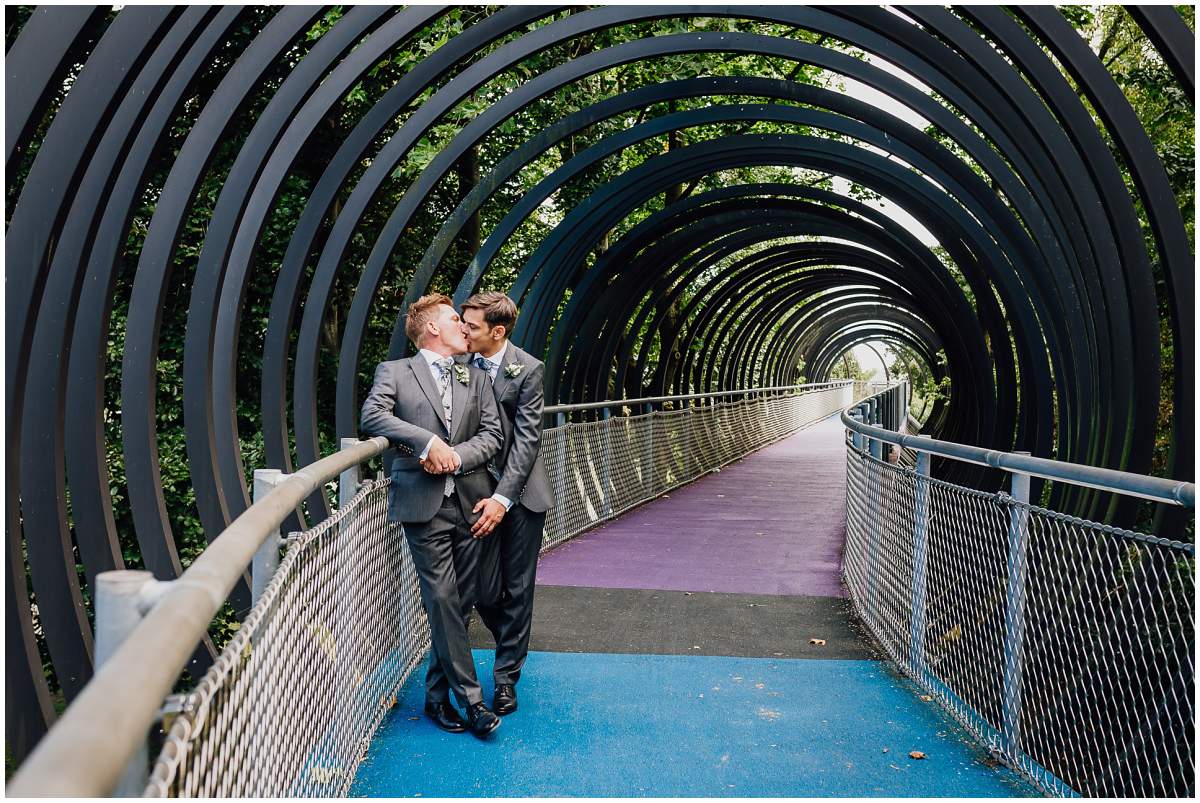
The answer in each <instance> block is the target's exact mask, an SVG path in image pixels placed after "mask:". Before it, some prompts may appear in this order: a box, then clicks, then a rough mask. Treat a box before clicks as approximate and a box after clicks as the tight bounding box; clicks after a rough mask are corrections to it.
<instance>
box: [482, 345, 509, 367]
mask: <svg viewBox="0 0 1200 803" xmlns="http://www.w3.org/2000/svg"><path fill="white" fill-rule="evenodd" d="M506 353H508V341H507V340H505V341H504V346H502V347H501V349H500V350H499V351H497V352H496V353H495V354H493V355H492V356H490V357H483V355H482V354H479V353H478V352H476V354H475V356H476V357H483V358H484V359H485V360H487V361H488V362H490V363H491V364H492V365H494V366H496V367H497V368H498V367H500V364H501V363H503V362H504V355H505V354H506Z"/></svg>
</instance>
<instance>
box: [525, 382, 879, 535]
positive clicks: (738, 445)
mask: <svg viewBox="0 0 1200 803" xmlns="http://www.w3.org/2000/svg"><path fill="white" fill-rule="evenodd" d="M865 393H866V385H864V384H863V383H856V384H846V385H840V386H836V387H824V388H820V389H816V390H807V391H804V390H802V391H797V392H782V393H771V394H764V395H762V396H759V397H757V398H744V399H741V400H738V401H732V402H720V403H712V404H704V405H702V406H695V407H683V408H680V409H676V410H661V411H659V410H656V411H654V412H650V413H646V414H643V415H631V416H625V415H618V416H614V417H612V418H606V419H602V420H599V421H586V422H581V423H567V424H564V425H562V426H559V427H555V428H553V429H548V430H546V432H545V433H544V434H543V436H542V454H543V456H544V459H545V461H546V469H547V471H548V473H549V474H550V481H551V482H552V483H553V485H554V493H555V504H554V508H553V509H552V510H550V512H549V513H548V514H547V516H546V533H545V537H544V538H543V540H542V549H543V551H544V550H547V549H550V548H552V547H554V546H557V545H558V544H561V543H562V542H564V541H566V540H568V539H570V538H573V537H575V536H576V535H579V534H580V533H582V532H583V531H585V530H588V529H590V528H591V527H594V526H596V525H597V524H600V523H602V522H604V521H607V520H609V519H611V518H613V517H614V516H618V515H620V514H621V513H623V512H625V511H627V510H629V509H630V508H632V507H634V506H636V505H639V504H641V503H643V502H646V501H648V500H650V499H654V498H655V497H657V496H660V495H662V494H664V493H666V492H667V491H669V490H671V489H672V488H675V487H678V486H680V485H683V484H685V483H688V482H691V481H692V480H695V479H697V478H698V477H700V476H702V475H704V474H706V473H708V472H710V471H712V470H714V469H717V468H720V467H721V466H724V465H726V464H728V463H730V462H732V461H733V460H737V459H738V458H741V457H744V456H745V455H747V454H749V453H750V452H752V451H754V450H756V449H759V448H761V447H763V446H765V445H767V444H769V443H772V442H774V441H776V440H779V439H780V438H783V437H786V436H787V435H789V434H791V433H792V432H795V431H796V430H797V429H799V428H801V427H803V426H806V425H808V424H812V423H814V422H816V421H819V420H821V419H823V418H827V417H828V416H830V415H833V414H834V413H837V412H839V411H840V410H841V409H843V408H844V407H846V406H847V405H849V404H852V403H853V402H855V401H857V400H858V399H859V398H861V396H862V395H863V394H865Z"/></svg>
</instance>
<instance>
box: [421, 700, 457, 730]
mask: <svg viewBox="0 0 1200 803" xmlns="http://www.w3.org/2000/svg"><path fill="white" fill-rule="evenodd" d="M425 713H426V715H428V717H429V718H430V719H432V720H433V721H434V722H435V723H436V724H437V726H438V727H439V728H441V729H442V730H444V731H449V732H450V733H462V732H463V731H465V730H466V729H467V723H466V722H464V721H463V718H462V715H461V714H459V713H458V709H457V708H455V707H454V706H452V705H450V703H448V702H446V701H443V702H440V703H425Z"/></svg>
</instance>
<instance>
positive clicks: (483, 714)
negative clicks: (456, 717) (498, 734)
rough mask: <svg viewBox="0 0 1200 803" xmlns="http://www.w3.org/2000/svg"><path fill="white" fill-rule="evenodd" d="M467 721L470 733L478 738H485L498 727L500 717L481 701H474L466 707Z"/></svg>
mask: <svg viewBox="0 0 1200 803" xmlns="http://www.w3.org/2000/svg"><path fill="white" fill-rule="evenodd" d="M467 722H468V723H469V724H470V727H471V733H473V734H475V735H476V736H478V737H479V738H480V739H486V738H487V737H488V736H491V734H492V731H494V730H496V728H498V727H500V717H498V716H496V715H495V714H493V713H492V712H491V711H489V710H488V707H487V706H486V705H485V704H483V703H475V704H474V705H473V706H471V707H470V708H468V709H467Z"/></svg>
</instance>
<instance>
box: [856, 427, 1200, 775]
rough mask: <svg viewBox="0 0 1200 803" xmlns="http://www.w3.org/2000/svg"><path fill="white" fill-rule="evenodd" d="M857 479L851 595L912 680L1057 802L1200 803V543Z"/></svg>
mask: <svg viewBox="0 0 1200 803" xmlns="http://www.w3.org/2000/svg"><path fill="white" fill-rule="evenodd" d="M846 470H847V514H846V547H845V557H844V574H845V580H846V584H847V586H848V588H849V591H850V596H851V599H852V601H853V604H854V606H855V609H856V610H857V611H858V613H859V615H860V616H861V618H862V620H863V621H864V622H865V623H866V625H867V627H868V628H869V629H870V630H871V632H872V633H873V634H874V636H875V637H876V639H877V640H878V642H879V644H880V645H881V646H882V648H883V649H884V651H885V652H886V653H887V654H888V655H889V656H890V657H891V658H892V659H893V660H894V661H895V662H896V663H897V664H898V665H899V666H900V667H901V668H902V669H903V670H904V671H905V672H906V673H907V674H908V675H909V676H911V677H912V678H913V679H914V680H916V681H917V682H918V683H919V684H920V685H921V686H923V687H924V688H925V689H926V690H927V691H928V692H929V693H930V694H931V695H932V696H934V697H935V698H937V699H938V700H939V701H940V702H941V703H942V704H943V705H944V706H945V707H946V708H947V709H948V710H949V711H950V712H951V713H952V714H953V715H954V716H955V717H956V718H957V719H958V720H959V721H960V722H962V723H963V724H964V725H965V726H966V727H967V728H968V729H969V730H971V731H973V732H974V733H975V735H976V736H977V737H978V738H979V739H980V740H981V741H982V742H983V743H984V744H985V745H986V746H988V747H989V748H991V749H992V750H993V751H994V753H995V754H996V755H997V756H998V757H1000V758H1001V759H1002V760H1004V761H1005V762H1006V763H1008V764H1010V765H1011V766H1013V767H1015V768H1017V769H1018V770H1020V771H1022V772H1023V773H1024V774H1025V775H1026V776H1027V777H1028V778H1029V779H1030V780H1032V781H1033V782H1034V783H1035V784H1036V785H1037V786H1038V787H1039V788H1040V789H1041V790H1042V791H1044V792H1046V793H1048V794H1053V795H1062V796H1074V795H1083V796H1089V797H1090V796H1102V797H1190V796H1192V795H1193V794H1194V792H1195V760H1194V749H1195V708H1194V684H1195V662H1194V653H1193V648H1194V637H1195V634H1194V621H1195V609H1194V599H1195V568H1196V567H1195V550H1194V546H1193V545H1192V544H1188V543H1181V542H1178V541H1170V540H1165V539H1162V538H1157V537H1153V536H1148V535H1144V534H1141V533H1135V532H1130V531H1127V530H1120V529H1116V528H1113V527H1109V526H1106V525H1102V524H1097V523H1095V522H1090V521H1085V520H1082V519H1077V518H1072V517H1069V516H1064V515H1062V514H1059V513H1055V512H1053V511H1049V510H1045V509H1043V508H1039V507H1035V506H1032V505H1029V504H1025V503H1022V502H1018V501H1017V500H1015V499H1013V498H1012V497H1011V496H1009V495H1007V494H1004V493H995V494H992V493H983V492H980V491H977V490H972V489H970V488H964V487H961V486H956V485H951V484H949V483H945V482H942V481H939V480H936V479H931V478H929V477H928V476H922V475H921V474H919V473H918V472H917V471H916V470H914V469H912V468H909V467H906V466H904V465H895V464H891V463H889V462H887V461H884V460H879V459H876V458H875V457H872V456H871V455H870V454H868V453H867V452H865V451H862V450H860V449H858V448H855V447H854V446H853V445H850V446H849V447H848V455H847V469H846Z"/></svg>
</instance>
